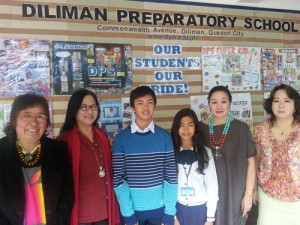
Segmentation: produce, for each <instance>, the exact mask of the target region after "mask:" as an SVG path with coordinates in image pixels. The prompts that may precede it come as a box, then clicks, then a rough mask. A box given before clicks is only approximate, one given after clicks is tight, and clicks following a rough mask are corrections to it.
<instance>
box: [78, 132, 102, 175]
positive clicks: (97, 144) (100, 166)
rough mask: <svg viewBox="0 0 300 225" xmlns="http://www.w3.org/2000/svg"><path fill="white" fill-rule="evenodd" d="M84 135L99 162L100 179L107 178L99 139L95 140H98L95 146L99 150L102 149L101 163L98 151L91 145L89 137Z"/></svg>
mask: <svg viewBox="0 0 300 225" xmlns="http://www.w3.org/2000/svg"><path fill="white" fill-rule="evenodd" d="M82 135H83V136H84V138H85V139H86V141H87V143H88V145H89V146H90V148H91V149H92V151H93V153H94V155H95V158H96V160H97V164H98V166H99V177H105V169H104V168H103V158H102V148H101V145H100V144H99V143H98V140H97V138H95V140H96V142H97V143H95V146H96V147H98V146H99V148H100V162H99V159H98V156H97V153H96V151H97V150H95V149H94V148H93V146H92V145H91V144H90V141H89V139H88V138H87V136H85V135H84V134H82Z"/></svg>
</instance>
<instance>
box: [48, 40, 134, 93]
mask: <svg viewBox="0 0 300 225" xmlns="http://www.w3.org/2000/svg"><path fill="white" fill-rule="evenodd" d="M52 57H53V88H54V94H56V95H68V94H72V93H73V92H74V91H75V90H78V89H80V88H87V89H89V90H92V91H94V92H95V93H96V94H126V93H129V92H130V91H131V89H132V52H131V45H129V44H101V43H83V42H60V41H54V42H53V43H52Z"/></svg>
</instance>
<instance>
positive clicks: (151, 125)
mask: <svg viewBox="0 0 300 225" xmlns="http://www.w3.org/2000/svg"><path fill="white" fill-rule="evenodd" d="M148 131H151V132H152V133H154V122H153V120H152V121H151V122H150V123H149V125H148V126H147V127H146V128H145V129H144V130H142V129H140V128H139V127H138V125H137V124H136V122H135V121H133V122H132V124H131V133H136V132H138V133H146V132H148Z"/></svg>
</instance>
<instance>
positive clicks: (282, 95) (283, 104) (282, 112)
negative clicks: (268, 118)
mask: <svg viewBox="0 0 300 225" xmlns="http://www.w3.org/2000/svg"><path fill="white" fill-rule="evenodd" d="M272 111H273V113H274V115H275V116H276V118H277V119H285V118H286V119H290V118H293V113H294V111H295V102H294V100H293V99H290V98H289V97H288V95H287V94H286V91H285V90H278V91H276V93H275V94H274V99H273V102H272Z"/></svg>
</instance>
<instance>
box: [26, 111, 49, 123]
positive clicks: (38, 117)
mask: <svg viewBox="0 0 300 225" xmlns="http://www.w3.org/2000/svg"><path fill="white" fill-rule="evenodd" d="M21 118H22V120H24V121H32V120H33V119H36V121H38V122H45V121H46V120H47V116H46V115H44V114H37V115H35V116H34V115H32V114H31V113H24V114H23V115H21Z"/></svg>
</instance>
